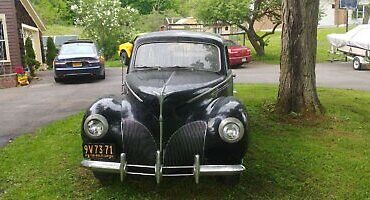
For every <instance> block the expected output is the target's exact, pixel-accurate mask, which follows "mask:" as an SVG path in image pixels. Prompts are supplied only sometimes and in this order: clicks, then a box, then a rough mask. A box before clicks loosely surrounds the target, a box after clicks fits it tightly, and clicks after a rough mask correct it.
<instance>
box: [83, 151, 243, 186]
mask: <svg viewBox="0 0 370 200" xmlns="http://www.w3.org/2000/svg"><path fill="white" fill-rule="evenodd" d="M160 160H161V159H160V153H159V151H158V152H157V156H156V165H155V166H148V165H130V164H127V162H126V154H124V153H122V154H121V158H120V162H119V163H118V162H104V161H90V160H83V161H82V162H81V165H82V166H83V167H86V168H88V169H91V170H93V171H99V172H107V173H117V174H120V176H121V181H123V180H124V177H125V175H126V174H131V175H142V176H155V177H156V180H157V183H160V182H161V179H162V177H177V176H194V179H195V182H196V183H199V177H200V176H212V175H237V174H240V173H242V172H243V171H244V170H245V167H244V166H243V165H241V164H240V165H200V157H199V155H195V156H194V165H193V166H163V165H162V164H161V162H160ZM128 167H134V168H142V169H154V171H155V173H153V174H152V173H138V172H130V171H128V170H127V168H128ZM163 169H192V171H193V173H192V174H190V173H189V174H163V173H162V172H163Z"/></svg>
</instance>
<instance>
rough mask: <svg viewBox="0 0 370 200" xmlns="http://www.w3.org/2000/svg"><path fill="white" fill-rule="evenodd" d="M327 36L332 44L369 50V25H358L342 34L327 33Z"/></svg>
mask: <svg viewBox="0 0 370 200" xmlns="http://www.w3.org/2000/svg"><path fill="white" fill-rule="evenodd" d="M327 38H328V40H329V42H330V44H331V45H332V46H335V47H337V48H338V47H343V46H347V45H349V46H354V47H358V48H362V49H368V50H370V25H368V24H364V25H358V26H357V27H355V28H353V29H352V30H350V31H348V32H347V33H344V34H329V35H327Z"/></svg>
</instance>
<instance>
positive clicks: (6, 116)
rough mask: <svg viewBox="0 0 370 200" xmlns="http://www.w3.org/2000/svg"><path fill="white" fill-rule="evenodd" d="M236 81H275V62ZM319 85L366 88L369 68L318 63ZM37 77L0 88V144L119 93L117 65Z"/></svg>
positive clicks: (243, 71) (240, 72)
mask: <svg viewBox="0 0 370 200" xmlns="http://www.w3.org/2000/svg"><path fill="white" fill-rule="evenodd" d="M233 73H234V74H236V75H237V76H236V79H235V82H236V83H268V84H277V83H278V80H279V66H278V65H267V64H261V63H252V64H249V65H247V66H244V67H243V68H240V69H234V70H233ZM316 76H317V85H318V86H319V87H332V88H345V89H356V90H365V91H370V71H355V70H353V69H352V65H351V64H349V63H324V64H318V65H317V69H316ZM39 77H40V80H36V81H34V83H32V84H31V85H30V86H26V87H18V88H10V89H3V90H0V110H1V117H0V127H1V129H0V146H3V145H5V144H6V143H7V142H8V141H9V139H11V138H14V137H16V136H19V135H21V134H25V133H32V132H34V131H35V130H36V129H37V128H39V127H41V126H43V125H45V124H47V123H50V122H52V121H55V120H58V119H63V118H65V117H67V116H69V115H72V114H76V113H78V112H81V111H84V110H85V109H86V108H88V106H89V105H90V104H91V103H92V102H93V101H94V100H96V99H97V98H99V97H101V96H104V95H108V94H116V95H119V94H120V91H121V69H120V68H107V69H106V80H102V81H88V82H81V81H79V82H76V81H73V82H70V83H63V84H59V83H55V82H54V79H53V73H52V71H47V72H39Z"/></svg>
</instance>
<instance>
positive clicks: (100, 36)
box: [71, 0, 138, 60]
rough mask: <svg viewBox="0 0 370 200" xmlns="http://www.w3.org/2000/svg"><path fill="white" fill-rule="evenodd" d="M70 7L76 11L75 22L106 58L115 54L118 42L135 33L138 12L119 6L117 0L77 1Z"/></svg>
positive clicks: (126, 39)
mask: <svg viewBox="0 0 370 200" xmlns="http://www.w3.org/2000/svg"><path fill="white" fill-rule="evenodd" d="M71 9H72V10H73V11H74V12H75V13H76V17H77V18H76V20H75V22H76V24H77V25H81V26H82V27H83V28H84V33H85V34H86V35H87V36H88V37H89V38H91V39H92V40H94V41H95V42H96V44H97V46H98V48H99V49H101V50H103V54H104V57H105V58H106V59H107V60H108V59H110V58H112V57H113V56H114V55H115V54H116V49H117V46H118V45H119V44H120V43H122V42H125V41H128V39H129V38H131V37H132V35H135V32H136V30H135V29H134V24H135V22H136V19H137V17H138V12H137V10H135V9H133V8H130V7H121V3H120V1H119V0H111V1H106V0H90V1H79V2H78V4H76V5H72V6H71Z"/></svg>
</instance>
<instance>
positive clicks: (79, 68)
mask: <svg viewBox="0 0 370 200" xmlns="http://www.w3.org/2000/svg"><path fill="white" fill-rule="evenodd" d="M83 76H90V77H93V78H96V79H105V66H104V58H103V57H101V56H99V53H98V51H97V48H96V46H95V44H94V43H93V42H92V41H88V40H74V41H68V42H66V43H64V44H63V45H62V47H61V49H60V51H59V54H58V56H57V57H56V58H55V60H54V80H55V82H61V81H63V80H65V79H66V78H68V77H83Z"/></svg>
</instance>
